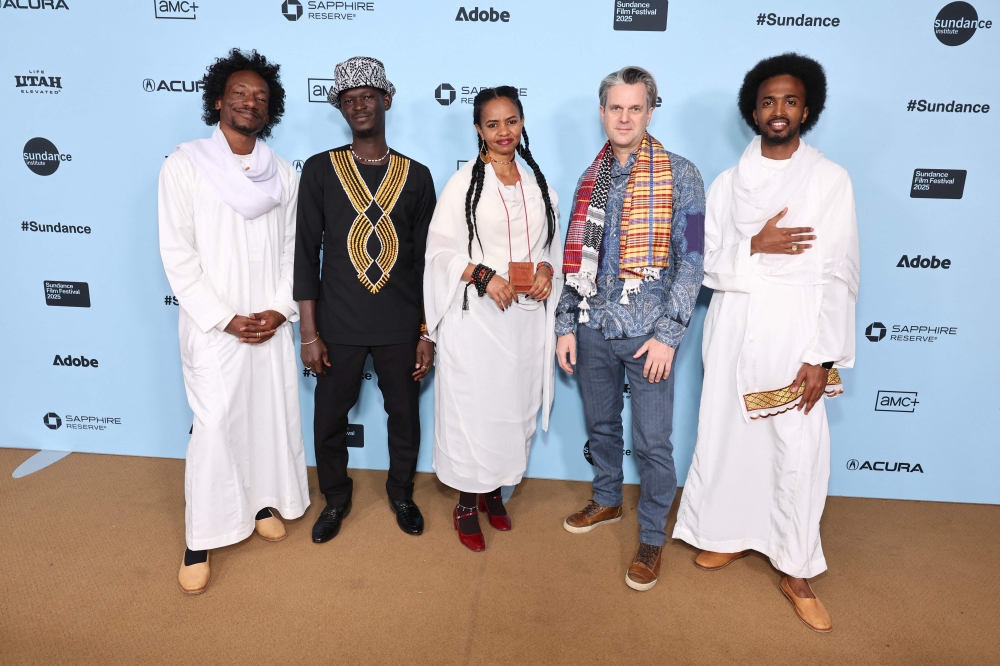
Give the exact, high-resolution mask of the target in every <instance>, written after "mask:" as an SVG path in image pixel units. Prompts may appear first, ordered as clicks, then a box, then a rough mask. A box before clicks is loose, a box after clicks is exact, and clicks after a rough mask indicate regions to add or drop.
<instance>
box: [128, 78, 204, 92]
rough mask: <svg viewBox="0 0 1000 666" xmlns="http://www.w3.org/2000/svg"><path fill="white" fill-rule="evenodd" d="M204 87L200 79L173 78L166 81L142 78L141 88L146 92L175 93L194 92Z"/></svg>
mask: <svg viewBox="0 0 1000 666" xmlns="http://www.w3.org/2000/svg"><path fill="white" fill-rule="evenodd" d="M204 87H205V82H204V81H202V80H198V81H182V80H180V79H173V80H171V81H168V80H166V79H143V80H142V89H143V90H145V91H146V92H177V93H196V92H201V91H202V90H203V89H204Z"/></svg>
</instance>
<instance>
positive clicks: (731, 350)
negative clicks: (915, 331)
mask: <svg viewBox="0 0 1000 666" xmlns="http://www.w3.org/2000/svg"><path fill="white" fill-rule="evenodd" d="M825 99H826V76H825V74H824V72H823V68H822V66H820V64H819V63H817V62H815V61H814V60H811V59H809V58H805V57H803V56H800V55H797V54H794V53H786V54H783V55H780V56H776V57H773V58H768V59H766V60H763V61H761V62H760V63H758V64H757V65H756V66H755V67H754V68H753V69H752V70H750V71H749V72H748V73H747V75H746V78H745V80H744V83H743V87H742V89H741V91H740V95H739V100H740V111H741V113H742V115H743V117H744V119H745V120H746V121H747V124H748V125H750V127H751V128H752V129H753V130H754V131H755V132H756V133H757V134H758V135H759V136H757V137H755V138H754V139H753V141H751V142H750V145H749V146H748V147H747V149H746V151H745V152H744V153H743V156H742V157H741V158H740V161H739V163H738V164H737V165H736V166H735V167H733V168H731V169H728V170H727V171H724V172H723V173H722V174H721V175H720V176H719V177H718V178H716V180H715V182H714V183H713V184H712V186H711V188H709V191H708V195H707V205H706V218H705V282H704V284H705V285H706V286H708V287H711V288H712V289H713V290H715V293H714V295H713V297H712V302H711V305H710V307H709V310H708V314H707V316H706V319H705V332H704V338H703V342H702V354H703V358H704V363H705V380H704V386H703V390H702V399H701V413H700V417H699V424H698V443H697V446H696V448H695V453H694V460H693V462H692V465H691V469H690V471H689V472H688V477H687V482H686V484H685V486H684V493H683V496H682V498H681V505H680V509H679V510H678V514H677V523H676V526H675V528H674V532H673V536H674V538H678V539H683V540H684V541H686V542H688V543H690V544H691V545H693V546H695V547H697V548H701V549H703V550H702V552H701V553H700V554H699V555H698V556H697V558H696V559H695V565H696V566H698V567H699V568H700V569H703V570H708V571H714V570H719V569H722V568H723V567H725V566H727V565H728V564H730V563H731V562H733V561H734V560H736V559H738V558H740V557H743V556H745V555H747V554H749V552H750V551H752V550H753V551H757V552H759V553H762V554H764V555H765V556H767V557H768V558H769V559H770V561H771V564H772V565H773V566H774V567H775V568H776V569H778V570H779V571H780V572H782V573H783V574H784V575H783V577H782V579H781V582H780V588H781V590H782V593H783V594H784V595H785V596H786V597H787V598H788V600H789V601H791V602H792V604H793V605H794V608H795V611H796V613H797V614H798V616H799V618H800V619H801V620H802V621H803V622H804V623H805V624H806V625H807V626H808V627H810V628H811V629H813V630H815V631H820V632H827V631H830V630H831V628H832V626H833V624H832V621H831V619H830V615H829V613H828V612H827V610H826V609H825V607H824V606H823V604H822V602H820V601H819V599H817V598H816V595H815V594H814V593H813V592H812V590H811V589H810V587H809V583H808V581H807V579H808V578H812V577H813V576H816V575H818V574H820V573H821V572H823V571H825V570H826V560H825V558H824V556H823V549H822V546H821V543H820V535H819V527H820V517H821V516H822V514H823V507H824V505H825V503H826V493H827V484H828V481H829V477H830V432H829V427H828V425H827V416H826V406H825V404H824V400H822V397H823V396H824V395H826V396H827V397H834V396H835V395H837V394H839V393H842V392H843V389H842V387H841V382H840V375H839V373H838V371H837V368H850V367H852V366H853V365H854V309H855V303H856V301H857V295H858V282H859V255H858V232H857V219H856V217H855V211H854V192H853V188H852V186H851V179H850V177H849V176H848V174H847V171H845V170H844V169H843V168H842V167H840V166H838V165H837V164H834V163H833V162H831V161H830V160H828V159H826V158H825V157H824V156H823V155H822V153H820V152H819V151H818V150H816V149H815V148H813V147H812V146H810V145H808V144H806V143H805V142H804V141H803V140H802V139H801V138H800V134H802V133H805V132H806V131H808V130H809V129H811V128H812V127H813V125H814V124H815V122H816V120H817V119H818V118H819V115H820V112H821V111H822V110H823V106H824V102H825Z"/></svg>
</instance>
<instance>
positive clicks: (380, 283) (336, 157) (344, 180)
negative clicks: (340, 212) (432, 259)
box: [330, 150, 410, 294]
mask: <svg viewBox="0 0 1000 666" xmlns="http://www.w3.org/2000/svg"><path fill="white" fill-rule="evenodd" d="M330 161H331V162H333V168H334V169H335V170H336V172H337V177H338V178H339V179H340V183H341V184H342V185H343V186H344V191H345V192H346V193H347V198H348V199H350V200H351V205H352V206H354V210H355V211H356V212H357V213H358V216H357V217H356V218H354V222H353V223H352V224H351V229H350V231H349V232H348V233H347V253H348V255H349V256H350V257H351V263H352V264H353V265H354V270H356V271H357V272H358V280H360V281H361V284H363V285H364V286H365V288H366V289H368V291H370V292H371V293H373V294H377V293H378V291H379V289H381V288H382V287H384V286H385V283H386V282H388V281H389V273H390V271H392V267H393V266H394V265H395V264H396V259H397V258H398V257H399V238H398V237H397V236H396V229H395V227H393V225H392V218H391V217H389V213H390V212H391V211H392V209H393V207H394V206H395V205H396V200H397V199H398V198H399V194H400V192H402V191H403V185H405V184H406V176H407V174H408V173H409V171H410V160H408V159H406V158H405V157H399V156H398V155H390V156H389V168H388V170H387V171H386V173H385V177H384V178H383V179H382V184H381V185H379V188H378V190H377V191H376V192H375V196H372V194H371V191H370V190H369V189H368V185H366V184H365V181H364V179H363V178H362V177H361V174H360V173H359V172H358V167H357V165H356V164H355V163H354V158H353V157H352V156H351V151H350V150H342V151H339V152H337V151H331V152H330ZM372 217H375V218H377V219H375V220H373V219H372ZM372 234H374V235H375V237H376V238H377V239H378V241H379V247H380V249H379V252H378V256H376V257H372V256H371V254H369V252H368V241H369V240H370V239H371V237H372Z"/></svg>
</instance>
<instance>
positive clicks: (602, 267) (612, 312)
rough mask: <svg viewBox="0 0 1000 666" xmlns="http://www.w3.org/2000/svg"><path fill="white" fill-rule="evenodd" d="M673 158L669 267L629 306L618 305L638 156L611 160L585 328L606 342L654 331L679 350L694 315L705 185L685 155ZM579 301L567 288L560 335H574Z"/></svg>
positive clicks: (562, 302)
mask: <svg viewBox="0 0 1000 666" xmlns="http://www.w3.org/2000/svg"><path fill="white" fill-rule="evenodd" d="M668 154H669V155H670V168H671V171H672V172H673V179H674V183H673V219H672V220H671V225H670V265H669V267H668V268H667V269H666V270H663V271H660V279H659V280H657V281H644V282H643V283H642V289H641V291H640V292H639V294H638V295H635V296H629V304H628V305H622V304H621V303H619V302H618V301H619V300H620V299H621V296H622V289H623V288H624V286H625V281H624V280H622V279H621V278H619V277H618V253H619V242H620V238H619V232H620V229H621V216H622V203H623V201H624V199H625V189H626V186H627V185H628V178H629V174H631V173H632V166H633V165H634V164H635V159H636V153H632V155H630V156H629V159H628V162H627V163H626V164H625V166H622V165H621V164H620V163H619V162H618V160H613V161H612V166H611V191H610V192H609V193H608V204H607V207H606V208H605V223H604V237H603V239H602V242H601V256H600V260H599V262H598V266H597V294H595V295H594V296H592V297H591V298H590V299H588V303H589V304H590V321H589V322H587V323H586V324H584V326H589V327H590V328H592V329H595V330H598V331H601V332H602V333H603V334H604V338H605V339H606V340H612V339H622V338H636V337H640V336H644V335H649V334H650V333H653V334H654V335H655V337H656V339H657V340H659V341H660V342H662V343H664V344H667V345H670V346H671V347H673V348H675V349H676V348H677V346H678V345H679V344H680V343H681V339H682V338H683V337H684V332H685V331H687V327H688V322H689V321H690V319H691V313H692V312H693V311H694V304H695V301H696V300H697V298H698V290H699V289H700V288H701V280H702V277H703V275H704V257H703V253H704V251H705V185H704V183H703V182H702V179H701V174H700V173H699V172H698V168H697V167H695V165H694V164H692V163H691V162H689V161H687V160H686V159H684V158H683V157H681V156H680V155H674V154H673V153H668ZM582 181H583V177H582V176H581V178H580V182H582ZM580 182H577V185H576V186H577V189H579V187H580ZM580 300H581V299H580V296H579V295H578V294H577V293H576V292H575V291H573V290H572V289H570V288H568V287H567V288H565V289H563V293H562V297H561V298H560V299H559V304H558V305H557V306H556V334H557V335H566V334H567V333H572V332H573V331H574V328H575V326H576V319H577V315H578V311H577V306H578V305H579V304H580Z"/></svg>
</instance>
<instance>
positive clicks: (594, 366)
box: [556, 67, 705, 591]
mask: <svg viewBox="0 0 1000 666" xmlns="http://www.w3.org/2000/svg"><path fill="white" fill-rule="evenodd" d="M599 95H600V102H601V106H600V112H601V120H602V122H603V123H604V129H605V131H606V133H607V135H608V142H607V143H606V144H605V146H604V148H603V149H602V150H601V152H600V153H599V154H598V156H597V159H596V160H595V161H594V163H593V164H592V165H591V166H590V167H589V168H588V169H587V171H586V172H585V173H584V175H583V177H582V178H581V179H580V184H579V185H578V186H577V191H576V196H575V198H574V200H575V204H574V209H573V216H572V218H571V220H570V227H569V232H568V234H567V237H566V248H565V258H564V260H563V271H564V272H565V273H566V287H567V288H566V289H564V290H563V294H562V297H561V298H560V299H559V305H558V307H557V310H556V334H557V335H558V336H559V338H558V342H557V344H556V354H557V356H558V360H559V365H560V367H561V368H562V369H563V370H565V371H566V372H567V373H569V374H573V373H574V366H575V367H576V371H577V372H578V373H579V381H580V392H581V394H582V396H583V409H584V416H585V418H586V422H587V430H588V433H589V436H590V454H591V458H592V459H593V462H594V497H593V499H592V500H591V501H590V502H589V503H588V504H587V506H586V507H584V508H583V509H582V510H580V511H578V512H577V513H574V514H573V515H571V516H569V517H568V518H566V520H565V522H564V523H563V526H564V527H565V528H566V529H567V530H568V531H570V532H573V533H581V532H589V531H590V530H592V529H594V528H595V527H597V526H598V525H601V524H603V523H611V522H616V521H618V520H621V517H622V479H623V474H622V450H623V449H624V448H625V445H624V440H623V438H622V416H621V414H622V408H623V407H624V400H623V395H622V389H623V385H624V379H625V377H626V376H627V377H628V380H629V386H630V392H631V404H632V448H633V449H634V450H635V453H636V455H637V456H638V458H639V476H640V481H641V485H642V488H641V495H640V499H639V525H640V527H641V531H640V533H639V541H640V543H639V548H638V551H637V553H636V556H635V558H634V559H633V561H632V564H631V566H629V568H628V571H627V573H626V575H625V583H626V584H627V585H628V586H629V587H631V588H632V589H634V590H639V591H644V590H648V589H650V588H651V587H653V585H655V584H656V580H657V576H658V575H659V571H660V550H661V548H662V546H663V543H664V541H665V540H666V537H667V535H666V526H667V513H668V512H669V511H670V505H671V504H672V503H673V500H674V495H675V494H676V492H677V474H676V472H675V470H674V460H673V446H672V444H671V442H670V433H671V429H672V425H673V400H674V377H673V374H672V373H671V364H672V362H673V359H674V354H675V353H676V350H677V347H678V345H680V343H681V339H682V338H683V337H684V332H685V331H686V330H687V326H688V322H689V320H690V318H691V313H692V311H693V310H694V305H695V300H696V299H697V297H698V290H699V288H700V286H701V281H702V250H703V246H704V222H705V192H704V185H703V183H702V179H701V174H700V173H699V172H698V169H697V168H696V167H695V166H694V165H693V164H691V162H689V161H687V160H686V159H684V158H683V157H681V156H679V155H675V154H673V153H669V152H667V151H666V150H664V148H663V146H662V145H661V144H660V143H659V142H658V141H657V140H656V139H654V138H653V137H652V136H651V135H650V134H649V133H648V132H647V131H646V128H647V126H648V125H649V121H650V119H651V118H652V116H653V108H654V105H655V102H656V82H655V81H654V79H653V76H652V75H651V74H650V73H649V72H647V71H646V70H644V69H642V68H641V67H625V68H624V69H622V70H620V71H617V72H614V73H612V74H610V75H608V76H607V77H605V78H604V80H603V81H601V85H600V89H599ZM577 321H579V324H580V325H579V326H577V325H576V323H577ZM574 328H575V329H576V333H575V334H574ZM577 337H579V341H578V340H577ZM578 356H579V358H577V357H578Z"/></svg>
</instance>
